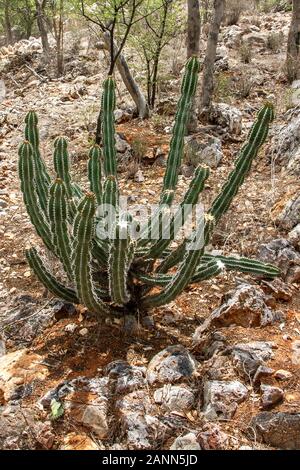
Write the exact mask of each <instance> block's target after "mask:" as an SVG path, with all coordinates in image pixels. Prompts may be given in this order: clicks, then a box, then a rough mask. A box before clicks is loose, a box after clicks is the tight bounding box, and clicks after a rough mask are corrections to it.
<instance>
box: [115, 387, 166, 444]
mask: <svg viewBox="0 0 300 470" xmlns="http://www.w3.org/2000/svg"><path fill="white" fill-rule="evenodd" d="M116 410H117V411H118V413H119V416H120V426H121V429H122V432H123V433H124V434H125V435H126V442H127V445H128V447H129V449H151V448H153V445H154V443H155V442H156V441H157V440H158V439H162V440H165V439H166V437H167V436H168V432H169V431H168V428H167V426H166V425H165V424H163V423H162V422H161V421H160V420H159V419H158V418H157V416H155V415H156V414H157V412H158V409H157V407H156V406H154V405H153V404H152V403H151V400H150V398H149V395H148V394H147V392H146V391H142V390H139V391H135V392H131V393H129V394H128V395H125V396H124V397H123V398H121V399H120V400H118V401H117V402H116Z"/></svg>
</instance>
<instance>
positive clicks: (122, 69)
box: [96, 32, 149, 143]
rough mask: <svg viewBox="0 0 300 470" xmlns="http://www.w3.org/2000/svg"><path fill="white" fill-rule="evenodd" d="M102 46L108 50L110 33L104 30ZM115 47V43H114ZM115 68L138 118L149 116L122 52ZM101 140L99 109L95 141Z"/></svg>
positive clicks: (146, 105) (141, 94)
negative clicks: (132, 102)
mask: <svg viewBox="0 0 300 470" xmlns="http://www.w3.org/2000/svg"><path fill="white" fill-rule="evenodd" d="M103 39H104V42H103V47H104V48H105V49H106V50H108V51H110V48H111V45H110V34H109V32H106V33H104V34H103ZM115 48H116V45H115ZM116 66H117V69H118V71H119V73H120V75H121V77H122V80H123V82H124V85H125V86H126V88H127V90H128V92H129V94H130V96H131V97H132V99H133V101H134V103H135V105H136V108H137V113H138V116H139V118H141V119H147V118H148V117H149V107H148V104H147V101H146V99H145V97H144V95H143V93H142V92H141V90H140V88H139V86H138V84H137V83H136V81H135V79H134V78H133V76H132V75H131V72H130V70H129V67H128V64H127V62H126V59H125V57H124V55H123V54H120V55H119V57H118V58H117V61H116ZM100 141H101V111H100V113H99V116H98V120H97V131H96V143H100Z"/></svg>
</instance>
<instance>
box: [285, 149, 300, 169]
mask: <svg viewBox="0 0 300 470" xmlns="http://www.w3.org/2000/svg"><path fill="white" fill-rule="evenodd" d="M286 169H287V172H288V173H289V174H291V175H300V152H299V151H297V152H295V153H293V154H292V156H291V157H290V159H289V162H288V164H287V167H286Z"/></svg>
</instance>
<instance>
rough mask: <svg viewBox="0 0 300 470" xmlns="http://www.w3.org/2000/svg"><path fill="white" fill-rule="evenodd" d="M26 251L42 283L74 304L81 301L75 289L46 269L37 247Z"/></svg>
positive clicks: (54, 293) (30, 264)
mask: <svg viewBox="0 0 300 470" xmlns="http://www.w3.org/2000/svg"><path fill="white" fill-rule="evenodd" d="M25 253H26V258H27V261H28V263H29V266H30V267H31V269H32V270H33V271H34V273H35V275H36V276H37V278H38V279H39V280H40V281H41V283H42V284H44V286H45V287H46V288H47V289H48V290H49V291H50V292H51V293H52V294H53V295H55V296H56V297H59V298H60V299H63V300H66V301H67V302H71V303H73V304H78V303H79V300H78V298H77V296H76V292H75V291H74V290H73V289H70V288H68V287H65V286H64V285H63V284H61V283H60V282H58V281H57V280H56V279H55V277H54V276H53V275H52V274H51V273H50V272H49V271H48V270H47V269H46V267H45V265H44V263H43V261H42V260H41V258H40V256H39V255H38V253H37V251H36V249H35V248H30V249H29V250H26V252H25Z"/></svg>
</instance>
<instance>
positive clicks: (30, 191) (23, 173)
mask: <svg viewBox="0 0 300 470" xmlns="http://www.w3.org/2000/svg"><path fill="white" fill-rule="evenodd" d="M34 163H35V158H34V151H33V148H32V145H31V144H30V143H29V142H28V141H25V142H24V143H23V144H22V145H21V146H20V148H19V163H18V168H19V178H20V180H21V191H22V193H23V200H24V204H25V206H26V209H27V212H28V215H29V217H30V220H31V222H32V224H33V226H34V227H35V229H36V232H37V234H38V235H39V236H40V237H41V239H42V240H43V242H44V243H45V245H46V247H47V248H48V249H49V250H51V251H52V252H53V253H55V248H54V246H53V245H52V242H51V232H50V227H49V225H48V222H47V220H46V218H45V214H44V212H43V210H42V208H41V206H40V200H39V198H38V195H37V191H36V178H35V165H34Z"/></svg>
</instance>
